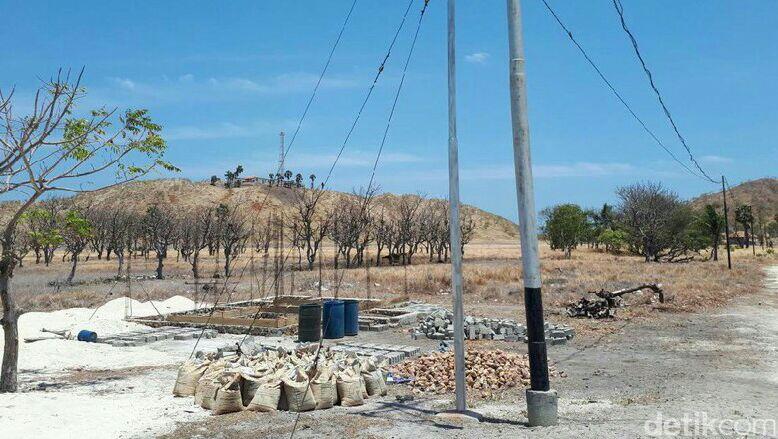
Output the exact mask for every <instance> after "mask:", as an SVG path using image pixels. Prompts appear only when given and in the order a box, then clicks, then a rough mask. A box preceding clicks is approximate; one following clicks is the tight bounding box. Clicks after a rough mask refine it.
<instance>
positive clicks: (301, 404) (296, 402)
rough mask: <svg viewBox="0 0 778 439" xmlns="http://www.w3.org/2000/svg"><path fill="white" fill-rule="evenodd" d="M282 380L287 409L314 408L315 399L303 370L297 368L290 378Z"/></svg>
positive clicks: (305, 409)
mask: <svg viewBox="0 0 778 439" xmlns="http://www.w3.org/2000/svg"><path fill="white" fill-rule="evenodd" d="M282 382H283V386H284V396H285V397H286V408H287V410H289V411H290V412H305V411H308V410H313V409H315V408H316V399H315V398H314V397H313V392H312V391H311V386H310V385H309V380H308V377H307V376H306V375H305V372H303V371H302V370H300V369H299V368H298V369H297V370H296V371H295V374H294V376H293V377H292V378H287V379H284V380H283V381H282Z"/></svg>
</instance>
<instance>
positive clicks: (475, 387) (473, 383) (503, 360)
mask: <svg viewBox="0 0 778 439" xmlns="http://www.w3.org/2000/svg"><path fill="white" fill-rule="evenodd" d="M465 368H466V370H467V373H466V375H465V380H466V382H467V390H468V392H469V393H472V394H474V395H476V396H479V397H482V398H489V397H491V396H492V395H493V394H494V393H495V392H497V391H500V390H503V389H507V388H510V387H515V386H519V385H521V386H525V387H526V386H529V359H528V358H527V356H526V355H522V354H514V353H509V352H504V351H501V350H491V351H473V350H470V351H467V353H466V355H465ZM391 373H392V374H393V375H395V376H398V377H403V378H409V379H411V382H410V385H411V386H412V387H413V391H414V392H415V393H437V394H443V393H452V392H454V390H455V388H456V383H455V381H454V353H453V352H445V353H435V354H430V355H427V356H424V357H419V358H417V359H415V360H410V361H405V362H403V363H400V364H398V365H396V366H394V367H393V368H392V369H391ZM549 374H550V375H551V376H564V374H563V373H562V374H560V373H558V372H557V371H556V369H555V368H554V367H553V366H550V367H549Z"/></svg>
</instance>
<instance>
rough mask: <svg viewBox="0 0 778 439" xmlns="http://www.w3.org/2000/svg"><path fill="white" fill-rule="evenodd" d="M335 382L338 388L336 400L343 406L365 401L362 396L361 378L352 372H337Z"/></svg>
mask: <svg viewBox="0 0 778 439" xmlns="http://www.w3.org/2000/svg"><path fill="white" fill-rule="evenodd" d="M335 383H336V386H337V389H338V401H340V405H342V406H345V407H354V406H358V405H362V404H364V403H365V400H364V398H363V397H362V380H361V379H360V377H359V376H358V375H356V374H354V373H353V372H351V373H349V372H341V373H339V374H337V376H336V378H335Z"/></svg>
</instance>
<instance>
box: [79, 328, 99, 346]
mask: <svg viewBox="0 0 778 439" xmlns="http://www.w3.org/2000/svg"><path fill="white" fill-rule="evenodd" d="M76 339H78V341H86V342H89V343H94V342H96V341H97V333H96V332H93V331H87V330H86V329H82V330H80V331H78V337H76Z"/></svg>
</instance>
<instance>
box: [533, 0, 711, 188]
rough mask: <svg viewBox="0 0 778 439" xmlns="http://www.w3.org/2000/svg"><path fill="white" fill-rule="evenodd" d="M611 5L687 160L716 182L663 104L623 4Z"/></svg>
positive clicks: (619, 1) (618, 1)
mask: <svg viewBox="0 0 778 439" xmlns="http://www.w3.org/2000/svg"><path fill="white" fill-rule="evenodd" d="M544 1H545V0H544ZM613 7H614V8H615V9H616V13H618V14H619V21H621V28H622V29H624V32H626V34H627V36H628V37H629V41H630V42H631V43H632V48H633V49H634V50H635V55H636V56H637V57H638V60H639V61H640V65H641V66H642V67H643V72H645V74H646V77H647V78H648V82H649V84H650V85H651V89H653V90H654V94H656V97H657V99H658V100H659V105H661V106H662V111H664V113H665V116H666V117H667V120H668V121H670V125H672V127H673V131H675V135H676V136H677V137H678V140H680V141H681V144H682V145H683V147H684V149H686V152H687V153H689V160H691V162H692V163H693V164H694V166H695V167H696V168H697V169H698V170H699V171H700V172H701V173H702V175H704V176H705V178H707V179H708V180H709V181H710V182H711V183H716V184H717V183H718V182H717V181H716V180H714V179H713V178H711V176H710V175H708V174H707V173H706V172H705V170H704V169H702V166H700V164H699V163H698V162H697V159H695V158H694V154H692V150H691V148H689V145H687V144H686V139H684V137H683V135H681V132H680V131H679V130H678V125H677V124H676V123H675V119H673V115H672V114H670V110H669V109H668V108H667V105H665V101H664V99H663V98H662V93H660V92H659V88H657V86H656V83H654V76H653V75H652V74H651V70H649V69H648V66H647V65H646V61H645V59H643V55H641V53H640V48H639V47H638V42H637V40H636V39H635V35H634V34H633V33H632V32H631V31H630V30H629V27H628V26H627V22H626V20H625V19H624V6H623V5H622V4H621V0H613Z"/></svg>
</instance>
